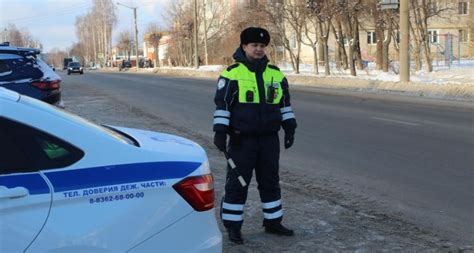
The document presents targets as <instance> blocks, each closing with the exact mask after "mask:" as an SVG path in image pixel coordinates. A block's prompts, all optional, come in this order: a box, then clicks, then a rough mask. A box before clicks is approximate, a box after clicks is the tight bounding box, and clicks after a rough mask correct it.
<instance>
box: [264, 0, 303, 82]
mask: <svg viewBox="0 0 474 253" xmlns="http://www.w3.org/2000/svg"><path fill="white" fill-rule="evenodd" d="M264 10H265V12H266V14H267V16H268V19H269V20H270V22H271V23H272V24H274V25H275V28H276V32H277V33H278V35H279V36H280V37H281V38H282V41H283V46H284V47H285V49H286V50H287V52H288V53H289V55H290V59H291V64H292V66H293V70H294V71H295V73H296V74H299V73H300V61H301V59H300V54H301V44H302V40H303V30H304V27H305V23H306V17H307V5H306V1H303V0H287V1H285V2H284V4H281V3H278V2H277V3H276V4H266V5H265V8H264Z"/></svg>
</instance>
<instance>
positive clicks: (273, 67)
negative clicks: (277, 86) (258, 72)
mask: <svg viewBox="0 0 474 253" xmlns="http://www.w3.org/2000/svg"><path fill="white" fill-rule="evenodd" d="M268 67H269V68H271V69H275V70H278V71H280V68H278V67H277V66H275V65H271V64H268Z"/></svg>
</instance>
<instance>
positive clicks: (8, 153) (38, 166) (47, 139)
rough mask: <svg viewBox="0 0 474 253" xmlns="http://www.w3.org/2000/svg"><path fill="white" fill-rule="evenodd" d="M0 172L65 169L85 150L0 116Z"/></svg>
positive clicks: (77, 159)
mask: <svg viewBox="0 0 474 253" xmlns="http://www.w3.org/2000/svg"><path fill="white" fill-rule="evenodd" d="M0 154H2V155H1V156H0V174H7V173H18V172H33V171H38V170H47V169H55V168H64V167H67V166H69V165H72V164H74V163H75V162H77V161H79V160H80V159H81V158H82V157H83V156H84V152H83V151H82V150H80V149H78V148H77V147H74V146H73V145H71V144H69V143H67V142H65V141H63V140H61V139H59V138H56V137H54V136H52V135H50V134H48V133H45V132H43V131H40V130H38V129H36V128H33V127H31V126H28V125H25V124H22V123H19V122H16V121H12V120H10V119H7V118H4V117H0Z"/></svg>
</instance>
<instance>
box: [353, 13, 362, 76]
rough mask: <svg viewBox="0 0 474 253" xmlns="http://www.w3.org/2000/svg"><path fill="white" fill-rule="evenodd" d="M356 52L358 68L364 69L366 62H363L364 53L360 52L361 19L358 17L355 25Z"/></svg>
mask: <svg viewBox="0 0 474 253" xmlns="http://www.w3.org/2000/svg"><path fill="white" fill-rule="evenodd" d="M354 54H355V58H356V61H357V68H358V69H364V64H363V63H362V54H361V52H360V40H359V20H357V19H356V22H355V27H354Z"/></svg>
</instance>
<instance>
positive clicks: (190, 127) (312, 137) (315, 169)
mask: <svg viewBox="0 0 474 253" xmlns="http://www.w3.org/2000/svg"><path fill="white" fill-rule="evenodd" d="M60 74H61V76H62V77H63V83H64V88H65V89H67V83H68V82H80V83H82V84H83V85H90V86H94V87H95V88H96V89H99V90H101V91H105V92H107V94H110V96H112V97H114V98H116V99H118V100H120V101H122V102H123V103H126V104H129V105H132V106H134V107H135V108H139V109H140V110H141V111H144V112H147V113H150V114H152V115H156V116H158V117H160V118H161V119H165V120H166V121H168V122H169V123H170V124H171V125H174V126H176V127H177V128H179V129H180V130H183V131H192V132H194V133H197V134H199V135H202V136H208V137H209V139H212V135H213V133H212V120H213V117H212V114H213V112H214V109H215V108H214V103H213V97H214V92H215V87H216V85H215V82H214V81H213V80H203V79H185V78H173V77H163V76H156V75H150V74H132V73H99V72H86V73H85V74H84V75H71V76H67V75H64V73H60ZM290 87H291V86H290ZM291 89H292V90H291V95H292V107H293V110H294V111H295V114H296V117H297V121H298V129H297V133H296V140H295V145H294V147H292V148H291V149H289V150H286V151H282V155H281V156H282V158H281V159H282V160H281V167H282V168H281V170H282V172H287V174H291V175H294V176H298V177H301V178H302V179H303V181H304V182H307V183H308V184H319V183H321V184H322V183H324V187H328V188H331V190H332V191H337V192H339V193H341V194H343V195H344V194H346V195H350V196H351V197H354V198H361V199H369V200H374V201H375V202H376V203H377V205H380V206H383V207H384V208H385V209H386V210H388V211H390V212H394V213H400V214H402V215H403V217H405V218H406V219H408V220H409V221H411V222H413V223H416V224H419V225H420V226H421V227H423V228H427V229H431V230H434V231H436V232H439V233H443V234H447V235H450V236H451V237H452V238H458V239H460V240H462V241H464V242H466V243H471V244H472V243H473V242H474V114H473V112H474V106H473V104H472V103H471V104H469V103H466V102H462V103H461V102H447V101H436V100H428V99H420V98H412V97H398V96H389V95H377V94H371V95H367V94H362V93H354V92H345V91H344V92H343V91H330V90H321V89H314V88H308V87H306V88H305V87H301V86H298V87H297V86H293V87H291ZM85 102H87V101H85ZM66 106H67V105H66ZM118 116H119V115H118ZM104 123H105V122H104ZM282 175H286V174H285V173H283V174H282ZM281 180H282V183H283V184H285V183H286V180H285V177H284V176H282V178H281ZM294 187H298V186H297V185H296V186H294ZM344 201H346V200H344ZM349 201H350V200H349Z"/></svg>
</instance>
